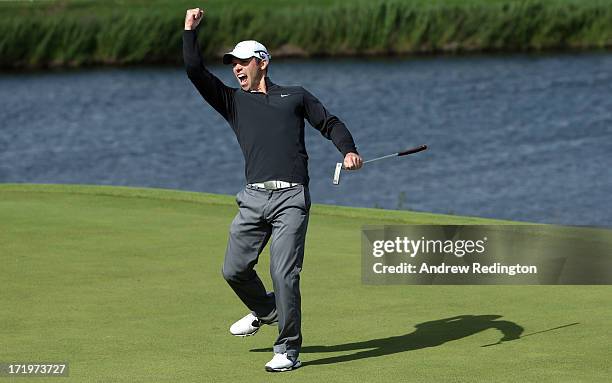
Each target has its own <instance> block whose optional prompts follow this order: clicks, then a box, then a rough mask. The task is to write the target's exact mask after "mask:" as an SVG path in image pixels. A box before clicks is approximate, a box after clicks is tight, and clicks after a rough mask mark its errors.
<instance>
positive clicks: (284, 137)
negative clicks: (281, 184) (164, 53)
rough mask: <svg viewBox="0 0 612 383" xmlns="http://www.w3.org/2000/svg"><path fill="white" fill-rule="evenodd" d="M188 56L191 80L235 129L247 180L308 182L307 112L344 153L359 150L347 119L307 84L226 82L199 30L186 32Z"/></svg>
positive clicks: (314, 123)
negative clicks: (248, 86)
mask: <svg viewBox="0 0 612 383" xmlns="http://www.w3.org/2000/svg"><path fill="white" fill-rule="evenodd" d="M183 58H184V61H185V68H186V70H187V75H188V76H189V79H190V80H191V82H193V84H194V85H195V87H196V88H197V89H198V91H199V92H200V94H201V95H202V97H204V99H205V100H206V102H208V103H209V104H210V105H211V106H212V107H213V108H214V109H215V110H216V111H217V112H219V113H220V114H221V115H222V116H223V118H225V119H226V120H227V122H229V124H230V126H231V128H232V129H233V130H234V133H235V134H236V137H237V138H238V143H239V144H240V147H241V148H242V153H243V155H244V159H245V174H246V179H247V183H255V182H264V181H270V180H280V181H287V182H298V183H301V184H304V185H307V184H308V154H307V153H306V146H305V144H304V118H306V119H307V120H308V122H310V124H311V125H312V126H313V127H314V128H315V129H317V130H318V131H320V132H321V134H322V135H323V136H324V137H326V138H327V139H331V140H332V142H333V143H334V145H336V147H337V148H338V150H339V151H340V152H341V153H342V154H343V155H346V154H347V153H349V152H354V153H357V150H356V149H355V143H354V141H353V137H352V136H351V134H350V132H349V131H348V129H347V128H346V126H345V125H344V123H342V121H340V120H339V119H338V118H337V117H336V116H334V115H332V114H330V113H329V112H328V111H327V110H326V109H325V107H324V106H323V105H322V104H321V102H320V101H319V100H317V98H316V97H314V96H313V95H312V94H310V93H309V92H308V91H307V90H305V89H304V88H302V87H300V86H291V87H285V86H280V85H276V84H274V83H272V82H271V81H270V79H269V78H267V77H266V79H265V81H266V87H267V92H268V93H267V94H264V93H261V92H255V93H253V92H246V91H243V90H242V89H239V88H232V87H228V86H226V85H225V84H223V83H222V82H221V80H219V79H218V78H217V77H215V76H214V75H213V74H212V73H210V72H209V71H208V70H207V69H206V67H205V66H204V63H203V60H202V56H201V54H200V49H199V46H198V43H197V39H196V32H195V31H185V32H184V34H183Z"/></svg>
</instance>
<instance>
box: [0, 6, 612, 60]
mask: <svg viewBox="0 0 612 383" xmlns="http://www.w3.org/2000/svg"><path fill="white" fill-rule="evenodd" d="M192 3H193V2H187V1H184V0H181V1H176V2H161V1H159V0H155V1H149V2H144V1H133V2H128V1H109V2H101V1H50V2H42V3H41V2H34V3H27V2H26V3H24V2H18V3H16V2H8V3H1V4H0V67H3V68H11V67H12V68H15V67H23V66H26V67H39V66H54V65H60V66H65V65H82V64H101V63H102V64H105V63H108V64H136V63H139V64H140V63H144V64H147V63H179V62H180V61H181V33H182V24H183V18H184V13H185V9H186V8H187V7H189V6H202V7H204V8H205V9H206V10H207V14H206V16H205V21H204V23H203V26H202V27H201V28H200V41H201V46H202V49H203V51H204V54H205V56H206V57H207V58H209V59H210V58H213V57H217V56H218V55H219V54H220V53H221V52H223V51H225V50H227V49H229V48H231V47H232V46H233V44H235V43H236V42H237V41H239V40H243V39H257V40H260V41H262V42H264V43H265V44H266V45H267V46H268V48H269V49H271V51H272V54H273V56H275V57H279V56H287V55H303V56H313V55H315V56H327V55H330V56H334V55H386V54H411V53H438V52H472V51H485V52H486V51H541V50H551V49H555V50H562V49H602V48H609V47H611V46H612V1H603V0H584V1H577V0H548V1H547V0H527V1H516V0H491V1H487V0H464V1H459V0H453V1H441V0H437V1H431V2H427V1H422V0H373V1H364V0H358V1H355V2H345V1H340V0H314V1H308V2H296V1H289V0H274V1H270V2H268V1H262V0H256V1H249V2H237V1H234V0H232V1H220V0H214V1H211V0H209V1H205V0H204V1H201V3H202V4H196V3H193V4H192Z"/></svg>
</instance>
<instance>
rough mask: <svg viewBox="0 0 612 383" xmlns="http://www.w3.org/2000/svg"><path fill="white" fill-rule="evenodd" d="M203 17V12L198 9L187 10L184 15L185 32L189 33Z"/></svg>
mask: <svg viewBox="0 0 612 383" xmlns="http://www.w3.org/2000/svg"><path fill="white" fill-rule="evenodd" d="M202 17H204V10H203V9H200V8H194V9H188V10H187V14H186V15H185V30H186V31H191V30H194V29H196V28H197V27H198V25H199V24H200V21H202Z"/></svg>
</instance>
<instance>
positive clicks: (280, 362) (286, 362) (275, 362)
mask: <svg viewBox="0 0 612 383" xmlns="http://www.w3.org/2000/svg"><path fill="white" fill-rule="evenodd" d="M301 365H302V362H300V361H299V360H297V359H296V360H295V361H293V360H291V358H289V357H288V356H287V354H286V353H285V354H274V358H272V360H271V361H269V362H268V363H266V371H268V372H283V371H291V370H295V369H296V368H298V367H300V366H301Z"/></svg>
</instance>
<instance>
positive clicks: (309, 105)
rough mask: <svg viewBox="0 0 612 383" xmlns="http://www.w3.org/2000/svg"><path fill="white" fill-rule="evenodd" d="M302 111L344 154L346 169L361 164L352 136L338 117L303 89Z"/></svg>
mask: <svg viewBox="0 0 612 383" xmlns="http://www.w3.org/2000/svg"><path fill="white" fill-rule="evenodd" d="M304 113H305V116H306V119H307V120H308V122H309V123H310V125H312V126H313V127H314V128H315V129H317V130H318V131H319V132H321V134H322V135H323V137H325V138H327V139H328V140H331V141H332V142H333V143H334V145H336V148H338V150H339V151H340V153H342V155H343V156H344V167H345V168H346V169H348V170H353V169H359V168H360V167H361V166H362V165H363V160H362V158H361V156H360V155H359V153H358V152H357V148H356V147H355V141H354V140H353V136H352V135H351V133H350V132H349V130H348V129H347V128H346V125H344V123H343V122H342V121H340V119H339V118H338V117H336V116H334V115H333V114H330V113H329V112H328V111H327V109H325V107H324V106H323V104H321V101H319V100H318V99H317V98H316V97H315V96H313V95H312V94H311V93H310V92H308V91H307V90H305V89H304Z"/></svg>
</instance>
